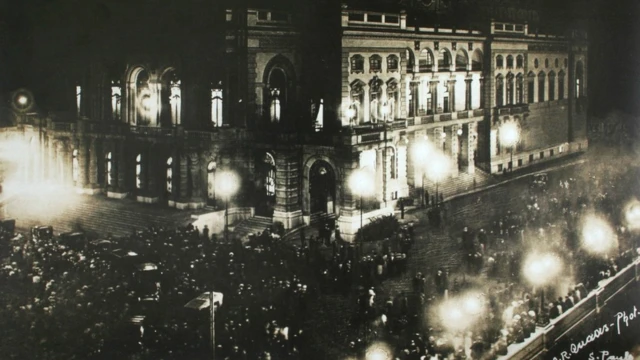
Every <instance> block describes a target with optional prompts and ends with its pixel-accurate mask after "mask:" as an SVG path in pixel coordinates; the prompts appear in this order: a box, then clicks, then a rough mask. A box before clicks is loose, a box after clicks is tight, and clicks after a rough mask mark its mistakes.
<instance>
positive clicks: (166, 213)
mask: <svg viewBox="0 0 640 360" xmlns="http://www.w3.org/2000/svg"><path fill="white" fill-rule="evenodd" d="M6 212H7V218H11V219H15V220H16V227H17V228H18V229H19V230H21V231H26V230H28V229H30V228H31V227H32V226H35V225H51V226H53V229H54V232H55V233H61V232H68V231H78V230H82V231H85V232H88V233H91V234H94V235H95V236H99V237H106V236H107V235H109V234H111V235H113V236H115V237H121V236H127V235H129V234H131V232H132V231H133V230H134V229H135V230H141V229H144V228H147V227H149V226H165V227H166V226H168V227H176V226H184V225H186V224H188V223H189V222H190V221H191V212H189V211H181V210H176V209H172V208H168V207H166V206H164V205H159V204H158V205H154V204H141V203H137V202H135V201H133V200H128V199H123V200H116V199H108V198H105V197H104V196H102V195H95V196H90V195H79V194H76V193H73V192H68V193H67V192H63V193H58V194H57V195H51V196H49V197H48V198H45V197H43V196H41V195H21V196H20V198H19V200H16V201H13V202H12V203H10V204H8V206H7V207H6Z"/></svg>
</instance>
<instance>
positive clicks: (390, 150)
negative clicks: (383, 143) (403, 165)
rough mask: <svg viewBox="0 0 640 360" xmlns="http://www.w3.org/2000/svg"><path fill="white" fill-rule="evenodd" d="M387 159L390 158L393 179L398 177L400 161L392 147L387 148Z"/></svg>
mask: <svg viewBox="0 0 640 360" xmlns="http://www.w3.org/2000/svg"><path fill="white" fill-rule="evenodd" d="M387 159H389V176H390V177H391V178H392V179H397V178H398V163H397V160H396V152H395V150H394V149H393V148H392V147H389V148H387Z"/></svg>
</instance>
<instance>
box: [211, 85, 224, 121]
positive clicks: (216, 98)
mask: <svg viewBox="0 0 640 360" xmlns="http://www.w3.org/2000/svg"><path fill="white" fill-rule="evenodd" d="M211 122H212V123H213V126H214V127H220V126H222V89H211Z"/></svg>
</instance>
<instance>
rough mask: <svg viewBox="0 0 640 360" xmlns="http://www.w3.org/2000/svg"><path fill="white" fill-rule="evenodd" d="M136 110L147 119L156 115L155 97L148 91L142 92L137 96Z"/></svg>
mask: <svg viewBox="0 0 640 360" xmlns="http://www.w3.org/2000/svg"><path fill="white" fill-rule="evenodd" d="M138 109H139V110H140V112H141V113H142V115H143V116H144V117H146V118H148V119H152V118H153V116H154V114H156V113H157V110H158V107H157V97H156V96H155V95H154V94H152V93H151V91H150V90H149V89H144V90H142V91H141V92H140V94H139V95H138Z"/></svg>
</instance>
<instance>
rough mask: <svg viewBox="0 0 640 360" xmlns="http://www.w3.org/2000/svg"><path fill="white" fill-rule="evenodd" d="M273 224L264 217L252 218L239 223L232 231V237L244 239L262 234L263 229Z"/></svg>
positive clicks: (268, 218)
mask: <svg viewBox="0 0 640 360" xmlns="http://www.w3.org/2000/svg"><path fill="white" fill-rule="evenodd" d="M272 224H273V219H271V218H270V217H264V216H254V217H251V218H248V219H246V220H243V221H241V222H240V223H239V224H238V225H237V226H235V227H234V229H233V236H234V237H235V238H239V239H245V238H246V237H248V236H249V234H255V233H260V232H263V231H264V229H266V228H267V227H269V226H271V225H272Z"/></svg>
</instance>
